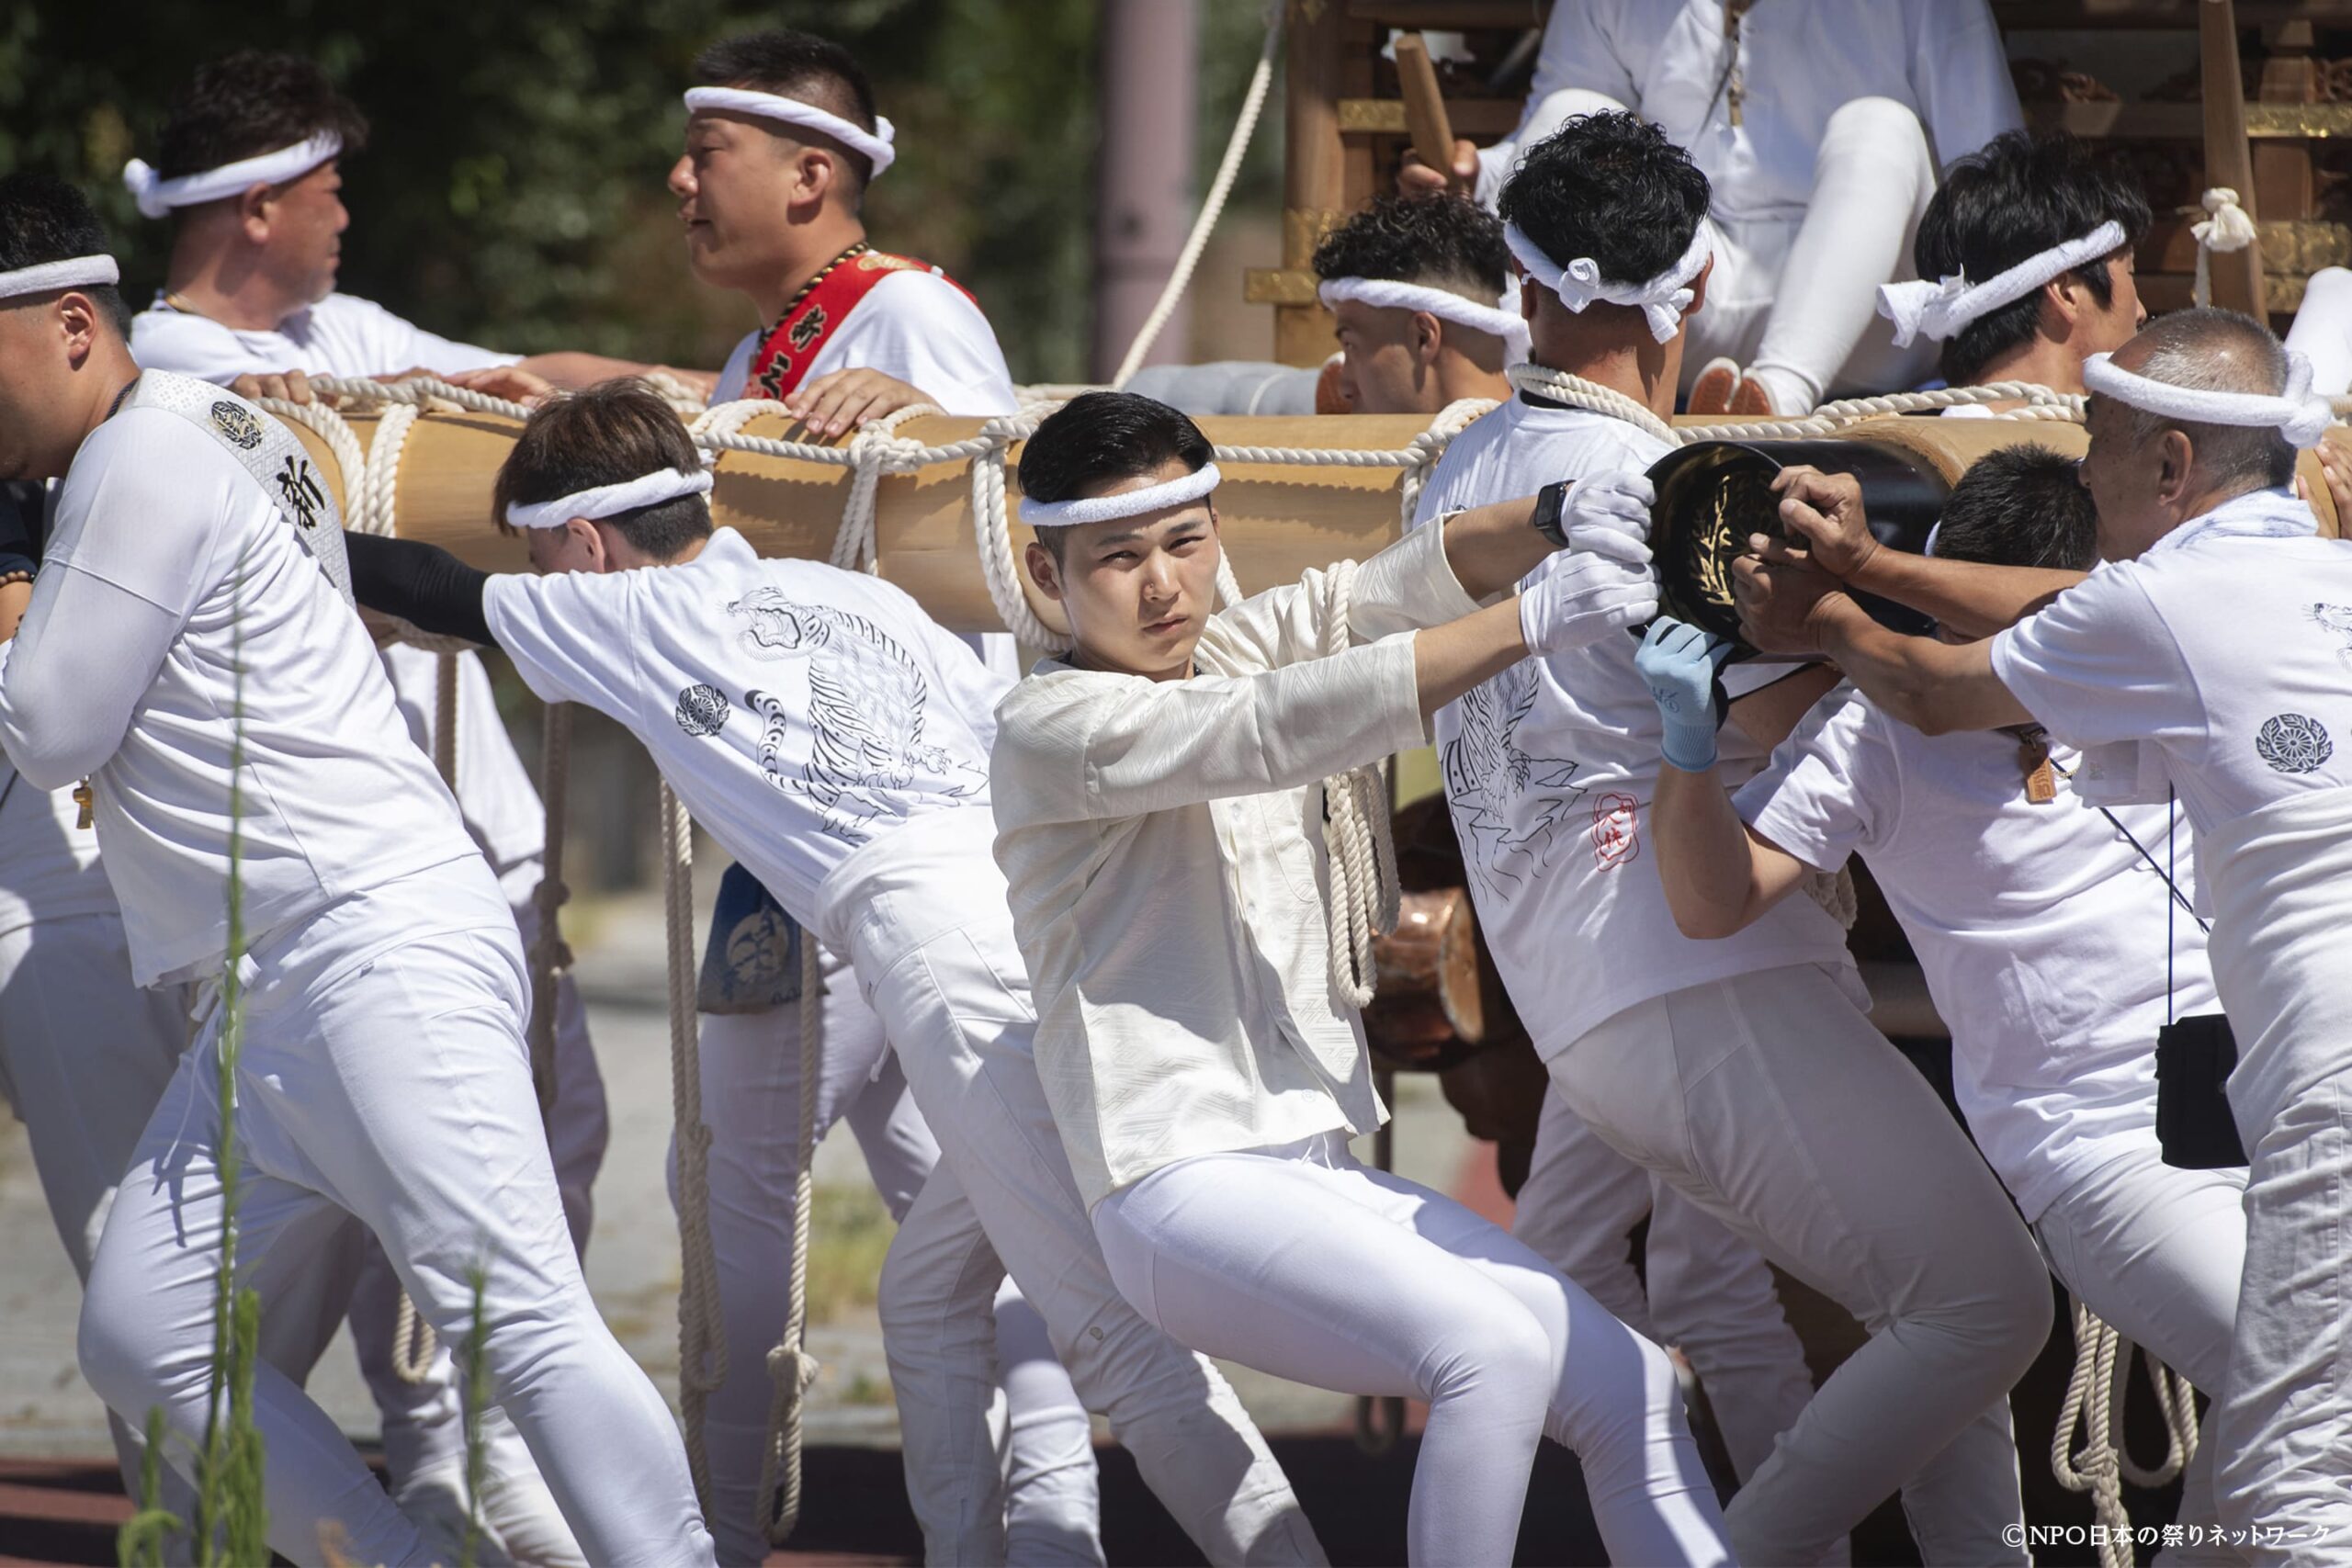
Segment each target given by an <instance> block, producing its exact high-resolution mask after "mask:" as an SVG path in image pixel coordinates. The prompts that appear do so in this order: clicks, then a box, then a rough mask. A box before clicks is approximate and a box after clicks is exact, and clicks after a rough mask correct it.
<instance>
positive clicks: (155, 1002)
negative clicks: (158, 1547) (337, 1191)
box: [0, 914, 362, 1518]
mask: <svg viewBox="0 0 2352 1568" xmlns="http://www.w3.org/2000/svg"><path fill="white" fill-rule="evenodd" d="M180 1001H181V998H180V995H179V993H178V991H177V990H176V989H174V990H153V991H150V990H141V988H140V987H137V986H135V985H133V984H132V983H131V979H130V950H129V948H128V947H127V946H126V945H125V943H124V941H123V935H122V920H121V919H120V918H119V916H115V915H95V914H94V915H68V916H65V917H62V918H61V919H51V920H42V921H39V922H37V923H35V924H33V925H29V926H22V927H19V928H17V930H15V931H0V1095H5V1096H6V1099H7V1101H8V1104H9V1106H10V1108H11V1109H12V1110H14V1111H16V1113H17V1119H18V1120H19V1121H21V1122H24V1124H25V1134H26V1138H27V1141H28V1142H29V1143H30V1144H31V1145H32V1155H33V1170H34V1173H35V1174H36V1175H37V1176H39V1177H40V1189H41V1196H42V1197H43V1198H44V1199H46V1200H47V1201H48V1203H49V1213H50V1218H51V1220H52V1221H54V1222H55V1224H56V1225H57V1237H58V1239H59V1240H60V1241H62V1242H63V1243H64V1244H65V1256H66V1257H67V1258H68V1259H69V1260H71V1262H72V1263H73V1265H74V1275H75V1276H76V1277H77V1278H79V1279H81V1280H88V1279H89V1277H90V1260H91V1258H94V1257H95V1256H96V1252H97V1247H98V1235H99V1233H100V1232H101V1231H102V1230H103V1229H104V1228H105V1225H106V1220H107V1211H108V1210H109V1209H110V1208H111V1207H112V1206H113V1204H114V1196H115V1189H116V1185H117V1184H118V1183H119V1181H121V1179H122V1175H123V1172H124V1171H126V1170H128V1169H129V1168H130V1158H131V1155H132V1153H133V1152H134V1151H135V1150H136V1149H137V1148H138V1146H139V1136H140V1134H141V1133H142V1132H144V1131H145V1130H146V1127H147V1122H148V1119H149V1118H150V1117H151V1116H153V1114H154V1111H155V1105H156V1102H157V1101H159V1100H162V1099H163V1098H164V1089H166V1088H167V1087H168V1086H169V1085H170V1083H171V1081H172V1075H173V1074H174V1073H175V1071H177V1069H178V1066H179V1060H180V1056H181V1055H182V1054H183V1052H184V1051H185V1050H186V1047H187V1037H188V1021H187V1013H186V1012H185V1011H184V1010H182V1008H181V1006H180ZM361 1240H362V1237H361V1235H360V1233H359V1231H358V1229H357V1227H356V1226H346V1227H345V1230H344V1232H343V1233H341V1234H340V1235H337V1236H336V1237H335V1238H334V1240H333V1241H331V1242H329V1243H327V1244H326V1245H325V1249H324V1252H323V1254H322V1256H319V1257H317V1258H315V1259H314V1263H315V1267H314V1268H313V1269H311V1270H310V1271H309V1272H308V1273H307V1274H306V1275H305V1276H304V1277H303V1279H302V1280H300V1281H299V1282H298V1283H297V1285H296V1286H295V1289H296V1290H297V1291H298V1292H300V1297H299V1298H298V1299H296V1300H292V1301H288V1300H284V1299H281V1300H280V1301H278V1302H276V1303H271V1306H270V1310H268V1311H267V1312H266V1313H264V1314H263V1315H262V1322H261V1333H260V1350H261V1354H262V1357H263V1359H266V1360H267V1361H268V1362H269V1363H270V1364H271V1365H273V1366H275V1367H277V1369H278V1370H279V1371H283V1372H285V1373H286V1374H287V1375H288V1376H289V1377H291V1378H293V1379H294V1380H295V1381H296V1382H300V1381H301V1380H302V1379H303V1378H305V1377H307V1376H309V1375H310V1371H311V1367H312V1366H314V1365H316V1364H317V1362H318V1359H319V1357H320V1355H321V1354H322V1353H323V1352H324V1350H325V1349H326V1346H327V1342H328V1340H329V1339H331V1338H332V1337H334V1325H335V1322H336V1320H337V1319H339V1318H340V1316H341V1315H342V1314H341V1307H342V1304H343V1303H344V1301H345V1297H346V1294H347V1289H348V1285H349V1282H350V1275H351V1270H352V1268H353V1264H354V1262H355V1260H356V1258H357V1256H358V1250H359V1246H360V1243H361ZM305 1303H308V1304H305ZM107 1421H108V1425H109V1427H111V1428H112V1431H113V1434H114V1442H115V1450H116V1453H117V1456H118V1457H119V1459H120V1461H121V1462H122V1472H123V1483H124V1484H125V1486H126V1487H128V1488H129V1489H130V1492H131V1494H132V1495H134V1496H135V1495H137V1493H138V1482H139V1468H140V1466H139V1453H140V1448H141V1444H140V1442H139V1440H138V1438H137V1437H136V1435H135V1427H134V1424H133V1423H129V1422H126V1421H124V1419H123V1418H122V1417H121V1416H116V1415H114V1414H113V1413H112V1412H108V1415H107ZM165 1484H166V1491H167V1494H168V1495H167V1496H166V1497H165V1500H164V1502H165V1506H167V1507H170V1508H171V1509H172V1511H173V1512H175V1513H177V1514H179V1515H180V1517H183V1518H185V1517H188V1516H187V1511H186V1506H187V1495H185V1494H184V1492H183V1491H182V1489H181V1488H180V1486H179V1483H178V1478H177V1477H176V1476H173V1477H171V1478H170V1479H169V1480H168V1481H167V1482H166V1483H165Z"/></svg>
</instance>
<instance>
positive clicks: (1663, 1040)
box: [1548, 964, 2051, 1564]
mask: <svg viewBox="0 0 2352 1568" xmlns="http://www.w3.org/2000/svg"><path fill="white" fill-rule="evenodd" d="M1548 1066H1550V1068H1551V1072H1552V1082H1553V1085H1554V1086H1555V1088H1556V1089H1558V1090H1559V1092H1560V1095H1561V1097H1562V1098H1563V1099H1565V1100H1566V1101H1567V1102H1568V1107H1569V1109H1570V1110H1572V1111H1575V1112H1576V1113H1577V1115H1578V1116H1579V1117H1581V1118H1583V1120H1584V1121H1585V1122H1586V1123H1587V1124H1589V1126H1590V1127H1591V1128H1592V1130H1593V1131H1594V1132H1596V1133H1598V1134H1600V1136H1601V1137H1602V1138H1604V1139H1606V1140H1607V1141H1608V1142H1609V1143H1610V1144H1611V1145H1612V1146H1614V1147H1615V1148H1616V1149H1617V1150H1618V1152H1619V1153H1621V1154H1623V1155H1624V1156H1626V1157H1628V1158H1629V1159H1632V1160H1634V1161H1635V1162H1636V1163H1637V1164H1640V1165H1642V1166H1644V1167H1645V1168H1648V1169H1650V1170H1654V1171H1656V1172H1657V1173H1658V1175H1660V1176H1661V1177H1663V1178H1665V1179H1666V1180H1667V1181H1668V1183H1670V1184H1671V1185H1672V1186H1673V1187H1675V1188H1676V1189H1677V1190H1679V1191H1680V1192H1681V1193H1682V1194H1683V1195H1684V1196H1686V1197H1688V1198H1689V1199H1691V1201H1693V1202H1695V1203H1697V1204H1698V1205H1699V1207H1701V1208H1702V1209H1704V1210H1706V1211H1707V1212H1708V1213H1711V1214H1713V1215H1714V1216H1715V1217H1716V1218H1717V1219H1720V1220H1721V1221H1723V1222H1724V1224H1726V1225H1729V1226H1730V1227H1731V1228H1732V1230H1733V1231H1734V1232H1736V1234H1738V1235H1743V1236H1746V1237H1747V1239H1748V1240H1749V1241H1751V1242H1752V1243H1754V1244H1755V1245H1756V1246H1757V1247H1758V1248H1759V1249H1761V1250H1762V1252H1763V1254H1764V1256H1765V1257H1767V1258H1770V1259H1771V1260H1772V1261H1773V1262H1775V1263H1777V1264H1779V1265H1780V1266H1781V1268H1783V1269H1787V1270H1788V1271H1789V1272H1790V1273H1792V1274H1793V1275H1795V1276H1796V1277H1797V1278H1799V1279H1801V1280H1804V1281H1805V1282H1806V1283H1807V1284H1809V1285H1811V1286H1813V1287H1814V1288H1815V1290H1818V1291H1820V1292H1823V1293H1824V1294H1826V1295H1827V1296H1829V1297H1830V1298H1831V1299H1832V1300H1834V1301H1836V1302H1838V1303H1839V1304H1841V1305H1842V1306H1844V1307H1845V1308H1846V1310H1847V1311H1849V1312H1850V1313H1852V1314H1854V1315H1855V1316H1856V1317H1857V1318H1859V1319H1860V1320H1861V1323H1862V1325H1863V1326H1864V1327H1866V1328H1867V1329H1869V1330H1870V1335H1871V1337H1870V1340H1869V1342H1868V1343H1866V1344H1865V1345H1863V1346H1862V1348H1860V1349H1859V1350H1856V1351H1855V1352H1854V1354H1853V1355H1852V1356H1850V1357H1849V1358H1848V1359H1847V1360H1846V1363H1845V1364H1844V1365H1843V1366H1841V1367H1839V1368H1838V1371H1836V1372H1835V1373H1833V1374H1832V1375H1831V1376H1830V1377H1829V1379H1828V1380H1827V1381H1826V1382H1824V1383H1823V1384H1822V1386H1821V1391H1820V1392H1819V1393H1816V1394H1815V1395H1814V1398H1813V1402H1812V1403H1811V1404H1808V1405H1806V1406H1805V1410H1804V1415H1803V1416H1799V1417H1798V1419H1797V1423H1796V1425H1795V1426H1794V1427H1791V1428H1790V1429H1789V1431H1788V1432H1787V1433H1786V1434H1785V1435H1784V1436H1782V1438H1781V1442H1780V1446H1779V1447H1778V1448H1776V1449H1775V1450H1773V1452H1772V1456H1771V1457H1770V1459H1768V1460H1766V1461H1764V1463H1763V1464H1761V1465H1760V1466H1758V1469H1757V1472H1756V1474H1755V1476H1754V1478H1753V1479H1751V1480H1750V1481H1749V1482H1748V1483H1747V1485H1746V1486H1745V1487H1743V1488H1741V1490H1740V1493H1739V1495H1738V1496H1736V1497H1735V1498H1734V1499H1733V1500H1732V1503H1731V1506H1730V1507H1729V1508H1728V1509H1726V1510H1725V1517H1726V1518H1727V1519H1728V1521H1729V1523H1730V1527H1731V1534H1732V1541H1733V1544H1734V1547H1735V1549H1736V1551H1737V1552H1738V1555H1739V1558H1740V1561H1742V1562H1758V1563H1764V1562H1770V1563H1803V1562H1819V1561H1820V1560H1821V1559H1822V1557H1823V1556H1824V1555H1825V1554H1826V1553H1827V1552H1830V1551H1835V1549H1836V1542H1837V1540H1838V1538H1839V1537H1841V1536H1843V1535H1844V1534H1845V1533H1846V1532H1847V1531H1848V1530H1849V1529H1852V1528H1853V1526H1854V1525H1855V1524H1856V1523H1857V1522H1858V1521H1859V1520H1860V1518H1861V1517H1862V1516H1863V1515H1865V1514H1867V1513H1868V1512H1869V1511H1870V1510H1871V1508H1872V1507H1874V1506H1877V1504H1878V1502H1879V1500H1880V1499H1881V1498H1883V1497H1884V1496H1886V1495H1888V1494H1889V1493H1891V1492H1894V1491H1895V1490H1896V1489H1897V1488H1900V1489H1901V1491H1902V1493H1903V1502H1904V1508H1905V1513H1906V1515H1907V1516H1908V1517H1909V1520H1910V1524H1911V1532H1912V1535H1913V1536H1914V1538H1915V1539H1917V1541H1918V1543H1919V1548H1920V1552H1921V1555H1922V1556H1923V1557H1924V1558H1925V1560H1926V1561H1927V1562H1929V1563H1931V1564H1935V1563H1960V1562H1966V1563H1987V1562H2024V1561H2025V1560H2026V1559H2025V1556H2024V1553H2023V1551H2022V1550H2021V1549H2020V1548H2019V1547H2018V1546H2017V1545H2015V1544H2008V1543H2005V1542H2004V1541H2003V1540H2002V1534H2003V1530H2004V1529H2005V1528H2007V1527H2009V1526H2014V1525H2018V1524H2020V1523H2022V1522H2023V1519H2024V1504H2023V1500H2022V1498H2021V1496H2020V1495H2019V1489H2018V1459H2017V1448H2016V1443H2015V1441H2014V1439H2013V1438H2012V1437H2011V1434H2010V1430H2009V1420H2008V1400H2007V1393H2008V1390H2009V1387H2010V1386H2011V1385H2012V1384H2013V1383H2015V1382H2017V1380H2018V1377H2020V1376H2021V1375H2023V1373H2024V1371H2025V1370H2026V1368H2027V1367H2029V1366H2030V1365H2031V1364H2032V1362H2033V1359H2034V1357H2035V1355H2036V1354H2037V1353H2038V1352H2039V1351H2040V1350H2041V1346H2042V1344H2043V1342H2044V1341H2045V1340H2046V1339H2047V1338H2048V1337H2049V1335H2050V1314H2051V1303H2050V1280H2049V1275H2048V1273H2047V1271H2046V1269H2044V1267H2043V1265H2042V1260H2041V1254H2040V1253H2039V1252H2037V1251H2036V1250H2035V1248H2034V1245H2033V1241H2032V1238H2031V1237H2030V1236H2029V1235H2027V1234H2026V1230H2025V1226H2024V1225H2023V1224H2021V1223H2020V1222H2019V1221H2018V1216H2017V1211H2016V1210H2015V1209H2013V1208H2011V1207H2010V1204H2009V1200H2008V1195H2007V1193H2006V1192H2004V1191H2003V1190H2001V1186H2000V1183H1999V1182H1997V1181H1996V1180H1995V1179H1993V1173H1992V1172H1991V1171H1990V1170H1988V1169H1986V1168H1985V1162H1984V1161H1983V1159H1981V1158H1980V1157H1978V1156H1977V1153H1976V1150H1975V1148H1974V1147H1973V1145H1971V1144H1970V1143H1969V1141H1968V1138H1967V1135H1966V1134H1963V1133H1962V1131H1961V1129H1960V1126H1959V1124H1958V1123H1957V1122H1954V1121H1953V1120H1952V1117H1951V1112H1950V1111H1947V1110H1945V1108H1944V1104H1943V1102H1942V1101H1941V1100H1939V1099H1937V1098H1936V1093H1935V1091H1934V1090H1933V1089H1930V1088H1928V1082H1927V1080H1926V1079H1925V1078H1923V1077H1920V1076H1919V1073H1918V1071H1917V1069H1916V1068H1914V1067H1913V1066H1911V1064H1910V1063H1909V1062H1907V1061H1905V1059H1904V1058H1903V1055H1902V1054H1901V1053H1899V1052H1897V1051H1896V1050H1895V1049H1894V1046H1892V1045H1890V1044H1889V1043H1887V1041H1886V1038H1885V1036H1883V1035H1882V1034H1881V1033H1879V1032H1878V1031H1877V1030H1875V1029H1873V1028H1871V1024H1870V1021H1869V1020H1868V1019H1866V1018H1864V1017H1863V1016H1862V1014H1861V1013H1860V1011H1858V1010H1856V1009H1855V1007H1854V1004H1853V1003H1852V1002H1851V1001H1850V1000H1849V999H1848V998H1847V996H1846V994H1845V992H1844V991H1842V990H1841V989H1840V988H1839V987H1838V983H1837V981H1836V980H1835V979H1833V978H1832V977H1831V976H1829V974H1828V973H1827V972H1826V971H1825V970H1823V969H1820V968H1818V967H1816V966H1815V965H1811V964H1796V965H1792V966H1789V967H1786V968H1781V969H1768V970H1764V971H1761V972H1758V973H1756V974H1751V975H1742V976H1737V977H1736V978H1734V979H1730V980H1724V981H1719V982H1716V983H1713V984H1711V985H1704V986H1693V987H1689V988H1687V989H1684V990H1680V991H1674V992H1670V993H1668V995H1666V996H1663V997H1658V998H1654V999H1652V1000H1650V1001H1646V1002H1643V1003H1641V1004H1639V1005H1637V1006H1634V1007H1631V1008H1627V1009H1626V1010H1624V1011H1623V1012H1621V1013H1618V1014H1617V1015H1616V1016H1614V1017H1612V1018H1611V1019H1609V1020H1608V1021H1605V1022H1603V1023H1602V1024H1600V1026H1599V1027H1597V1028H1595V1029H1592V1030H1590V1031H1589V1032H1586V1033H1585V1034H1583V1035H1581V1036H1579V1037H1578V1038H1577V1039H1576V1040H1574V1041H1572V1042H1570V1043H1568V1044H1566V1046H1565V1047H1562V1048H1560V1049H1558V1050H1557V1051H1556V1052H1554V1053H1552V1054H1550V1055H1549V1058H1548Z"/></svg>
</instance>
